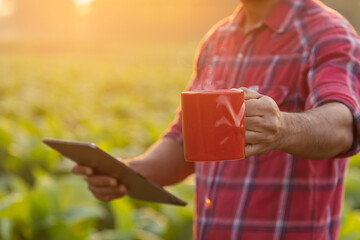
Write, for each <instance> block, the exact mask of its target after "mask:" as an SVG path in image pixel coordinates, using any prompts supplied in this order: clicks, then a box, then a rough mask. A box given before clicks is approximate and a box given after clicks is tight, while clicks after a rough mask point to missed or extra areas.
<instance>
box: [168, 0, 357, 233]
mask: <svg viewBox="0 0 360 240" xmlns="http://www.w3.org/2000/svg"><path fill="white" fill-rule="evenodd" d="M243 21H244V12H243V9H242V8H241V6H240V7H239V8H238V9H237V10H236V11H235V13H234V14H233V15H232V16H230V17H229V18H227V19H225V20H224V21H222V22H220V23H219V24H218V25H217V26H215V27H214V28H213V29H212V30H211V31H210V33H209V34H208V35H207V36H206V37H205V39H204V41H203V42H202V45H201V46H200V50H199V53H198V56H197V60H196V65H195V66H196V68H195V71H194V79H193V81H192V84H191V86H190V89H206V88H234V87H235V88H239V87H243V86H244V87H249V88H251V89H254V90H257V91H258V92H260V93H262V94H264V95H268V96H270V97H272V98H273V99H274V100H275V101H276V103H277V104H278V106H279V107H280V109H281V110H282V111H287V112H303V111H306V110H308V109H311V108H315V107H317V106H319V105H321V104H324V103H327V102H331V101H337V102H341V103H343V104H345V105H346V106H347V107H349V108H350V109H351V112H352V113H353V117H354V122H355V128H354V129H355V130H354V136H355V140H354V144H353V147H352V148H351V150H350V151H349V152H348V153H347V154H344V155H342V156H338V157H335V158H331V159H326V160H321V161H315V160H309V159H302V158H299V157H296V156H293V155H291V154H287V153H285V152H281V151H278V150H274V151H271V152H269V153H267V154H265V155H261V156H256V157H250V158H247V159H244V160H239V161H228V162H200V163H196V217H195V232H194V236H195V238H196V239H201V240H202V239H214V240H219V239H244V240H311V239H313V240H323V239H331V240H332V239H337V238H338V233H339V228H340V213H341V205H342V198H343V192H344V177H345V174H346V168H347V162H348V158H347V156H350V155H353V154H355V153H356V152H358V150H359V146H360V144H359V138H358V136H360V134H359V133H360V104H359V96H360V95H359V93H360V88H359V80H360V43H359V38H358V36H357V35H356V32H355V31H354V29H353V28H352V27H351V26H350V25H349V23H348V22H347V21H346V20H345V19H344V18H343V17H341V16H340V15H339V14H337V13H336V12H334V11H333V10H331V9H329V8H327V7H326V6H324V5H322V4H321V3H320V2H317V1H314V0H283V1H281V3H279V5H278V6H277V7H276V8H275V9H274V10H273V11H272V13H271V14H270V15H269V16H268V17H267V18H266V19H264V21H262V22H261V23H260V24H258V25H257V26H256V27H254V28H253V29H252V30H251V31H249V32H248V33H244V32H243V30H242V23H243ZM181 129H182V128H181V111H180V112H179V116H178V118H177V119H176V120H175V122H174V123H173V124H172V125H171V127H170V129H169V130H168V132H167V133H166V134H165V136H167V137H175V138H177V139H178V140H180V141H181V140H182V130H181ZM331 130H332V129H329V131H331Z"/></svg>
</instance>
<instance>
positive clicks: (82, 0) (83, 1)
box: [74, 0, 94, 6]
mask: <svg viewBox="0 0 360 240" xmlns="http://www.w3.org/2000/svg"><path fill="white" fill-rule="evenodd" d="M93 1H94V0H74V2H75V4H76V5H78V6H87V5H90V4H91V3H92V2H93Z"/></svg>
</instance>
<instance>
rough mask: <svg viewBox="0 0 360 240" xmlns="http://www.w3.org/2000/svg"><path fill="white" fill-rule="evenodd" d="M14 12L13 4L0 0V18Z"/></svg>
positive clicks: (7, 0)
mask: <svg viewBox="0 0 360 240" xmlns="http://www.w3.org/2000/svg"><path fill="white" fill-rule="evenodd" d="M14 11H15V2H14V1H11V0H0V17H8V16H11V15H12V14H13V13H14Z"/></svg>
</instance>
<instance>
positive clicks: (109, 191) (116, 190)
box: [72, 165, 128, 202]
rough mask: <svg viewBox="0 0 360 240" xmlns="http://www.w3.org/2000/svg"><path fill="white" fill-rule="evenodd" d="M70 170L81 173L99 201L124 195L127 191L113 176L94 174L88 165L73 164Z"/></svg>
mask: <svg viewBox="0 0 360 240" xmlns="http://www.w3.org/2000/svg"><path fill="white" fill-rule="evenodd" d="M72 172H73V173H74V174H77V175H82V176H83V177H84V180H85V181H86V182H87V184H88V188H89V190H90V191H91V192H92V194H93V195H94V196H95V197H96V198H97V199H99V200H101V201H105V202H109V201H111V200H114V199H116V198H121V197H123V196H125V195H126V194H127V192H128V190H127V189H126V186H125V185H123V184H121V183H119V182H118V181H117V180H116V179H115V178H113V177H109V176H105V175H96V174H94V171H93V170H92V169H91V168H89V167H85V166H80V165H75V166H74V167H73V169H72Z"/></svg>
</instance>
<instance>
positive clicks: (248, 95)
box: [240, 87, 262, 100]
mask: <svg viewBox="0 0 360 240" xmlns="http://www.w3.org/2000/svg"><path fill="white" fill-rule="evenodd" d="M240 89H241V90H243V91H244V99H245V100H249V99H259V98H261V96H262V95H261V94H260V93H258V92H256V91H254V90H250V89H248V88H246V87H241V88H240Z"/></svg>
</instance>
